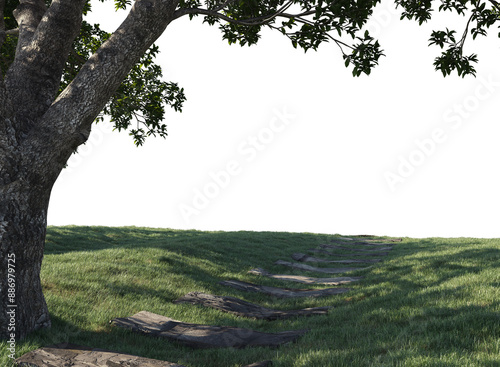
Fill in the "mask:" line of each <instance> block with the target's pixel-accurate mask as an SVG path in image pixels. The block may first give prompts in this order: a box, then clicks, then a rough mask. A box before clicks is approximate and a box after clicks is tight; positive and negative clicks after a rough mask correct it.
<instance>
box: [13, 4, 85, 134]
mask: <svg viewBox="0 0 500 367" xmlns="http://www.w3.org/2000/svg"><path fill="white" fill-rule="evenodd" d="M42 5H43V9H42ZM84 5H85V0H54V1H52V3H51V5H50V7H49V8H48V9H46V8H45V4H44V1H43V0H41V3H39V2H37V3H35V2H34V1H33V0H27V1H23V2H22V4H21V5H20V6H19V7H18V8H17V9H16V11H15V16H16V19H17V21H18V23H19V40H18V46H17V51H16V57H15V59H14V62H13V63H12V65H11V66H10V68H9V70H8V72H7V75H6V79H5V83H6V86H7V90H8V92H9V95H10V98H11V100H12V103H13V107H14V110H15V112H16V117H17V118H16V121H17V123H18V124H19V125H18V126H19V129H18V136H19V137H22V136H24V135H26V134H27V132H28V131H29V129H30V128H31V127H32V126H33V125H34V124H35V123H36V122H37V121H38V120H39V119H40V118H41V117H42V116H43V114H44V113H45V111H46V110H47V109H48V108H49V107H50V104H51V102H52V101H53V100H54V97H55V96H56V93H57V91H58V89H59V84H60V82H61V76H62V73H63V70H64V66H65V63H66V60H67V58H68V55H69V52H70V50H71V45H72V43H73V40H74V38H75V37H76V36H77V35H78V32H79V30H80V26H81V18H82V9H83V6H84ZM42 12H43V14H42ZM40 14H42V16H40ZM26 60H30V62H26Z"/></svg>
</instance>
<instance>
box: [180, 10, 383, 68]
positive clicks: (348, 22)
mask: <svg viewBox="0 0 500 367" xmlns="http://www.w3.org/2000/svg"><path fill="white" fill-rule="evenodd" d="M379 2H380V0H370V1H368V0H360V1H347V0H337V1H332V0H330V1H324V0H314V1H304V0H290V1H286V0H268V1H256V0H249V1H235V0H227V1H214V0H206V1H204V2H203V4H202V2H201V1H199V0H181V2H180V8H181V9H183V10H184V13H186V14H189V16H190V17H191V18H192V17H193V16H195V15H204V16H205V19H204V22H206V23H208V24H209V25H215V24H217V25H219V28H220V30H221V32H222V38H223V39H224V40H227V41H228V43H229V44H234V43H239V44H240V45H241V46H244V45H248V46H251V45H254V44H256V43H257V42H258V40H259V38H260V32H261V30H262V29H263V28H270V29H272V30H275V31H278V32H280V33H281V34H283V35H284V36H286V37H287V38H289V39H290V41H291V43H292V46H293V47H295V48H297V47H300V48H302V49H303V50H304V51H308V50H310V49H313V50H317V49H318V47H319V46H320V45H321V44H322V43H324V42H329V41H333V42H335V43H336V44H337V45H338V46H339V47H340V49H341V51H342V53H343V56H344V60H345V61H346V65H347V66H349V65H352V66H353V67H354V70H353V75H355V76H359V75H360V74H361V73H365V74H369V73H370V71H371V69H372V68H373V67H374V66H375V65H377V64H378V59H379V58H380V56H382V55H383V54H382V51H381V49H380V45H379V43H378V42H376V41H375V40H374V39H373V38H372V37H371V36H370V35H369V34H368V33H367V32H362V27H363V25H364V24H365V23H366V21H367V20H368V18H369V17H370V15H371V14H372V11H373V8H374V6H375V5H376V4H377V3H379ZM202 6H204V7H203V8H202ZM332 34H337V35H338V36H339V37H342V36H350V38H351V39H353V40H357V41H359V42H357V43H355V44H353V45H349V44H347V43H345V42H344V41H342V40H341V39H337V38H334V37H333V36H332ZM346 49H347V50H348V51H346Z"/></svg>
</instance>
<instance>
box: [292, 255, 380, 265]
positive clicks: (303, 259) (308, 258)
mask: <svg viewBox="0 0 500 367" xmlns="http://www.w3.org/2000/svg"><path fill="white" fill-rule="evenodd" d="M292 259H294V260H296V261H300V262H313V263H338V264H354V263H360V264H363V263H365V264H370V263H378V262H380V261H382V260H380V259H369V260H325V259H320V258H318V257H313V256H308V255H306V254H301V253H295V254H293V255H292Z"/></svg>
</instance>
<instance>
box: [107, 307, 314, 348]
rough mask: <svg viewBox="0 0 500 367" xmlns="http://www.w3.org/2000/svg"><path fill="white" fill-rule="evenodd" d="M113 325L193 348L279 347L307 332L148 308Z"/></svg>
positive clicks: (113, 321) (113, 322) (117, 320)
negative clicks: (266, 329)
mask: <svg viewBox="0 0 500 367" xmlns="http://www.w3.org/2000/svg"><path fill="white" fill-rule="evenodd" d="M111 324H112V325H114V326H118V327H122V328H126V329H131V330H132V331H134V332H137V333H141V334H146V335H149V336H153V337H159V338H165V339H167V340H171V341H175V342H179V343H181V344H183V345H186V346H189V347H192V348H228V347H231V348H245V347H277V346H279V345H281V344H285V343H290V342H293V341H295V340H296V339H297V338H298V337H300V336H302V335H304V334H305V333H306V331H307V330H291V331H282V332H280V333H262V332H260V331H254V330H250V329H242V328H237V327H228V326H210V325H200V324H191V323H187V322H182V321H177V320H173V319H171V318H169V317H165V316H161V315H157V314H154V313H151V312H148V311H141V312H139V313H136V314H135V315H133V316H130V317H126V318H116V319H113V320H111Z"/></svg>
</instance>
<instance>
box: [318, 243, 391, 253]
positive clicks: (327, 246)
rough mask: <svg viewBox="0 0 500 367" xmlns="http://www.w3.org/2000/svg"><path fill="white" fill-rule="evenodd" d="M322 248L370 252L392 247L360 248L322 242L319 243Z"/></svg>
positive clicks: (388, 249) (389, 249)
mask: <svg viewBox="0 0 500 367" xmlns="http://www.w3.org/2000/svg"><path fill="white" fill-rule="evenodd" d="M319 246H320V247H322V248H332V249H337V250H348V251H356V252H372V251H391V250H392V247H380V248H372V249H369V250H367V249H362V248H352V247H345V246H339V245H330V244H323V245H319Z"/></svg>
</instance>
